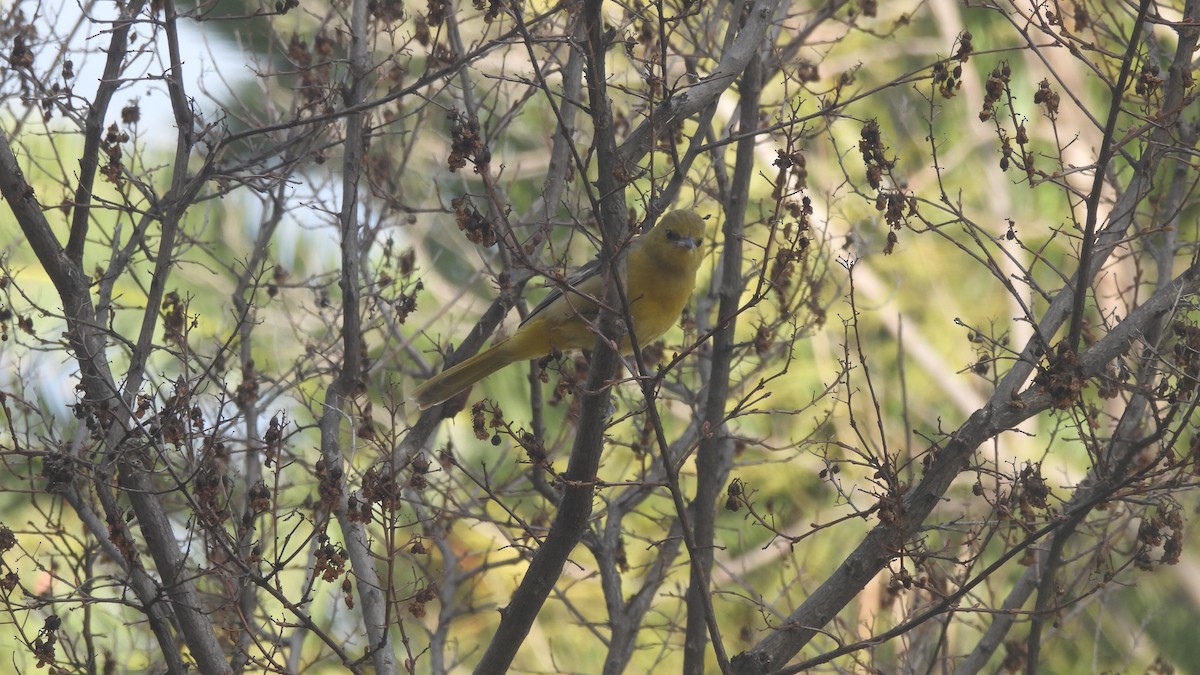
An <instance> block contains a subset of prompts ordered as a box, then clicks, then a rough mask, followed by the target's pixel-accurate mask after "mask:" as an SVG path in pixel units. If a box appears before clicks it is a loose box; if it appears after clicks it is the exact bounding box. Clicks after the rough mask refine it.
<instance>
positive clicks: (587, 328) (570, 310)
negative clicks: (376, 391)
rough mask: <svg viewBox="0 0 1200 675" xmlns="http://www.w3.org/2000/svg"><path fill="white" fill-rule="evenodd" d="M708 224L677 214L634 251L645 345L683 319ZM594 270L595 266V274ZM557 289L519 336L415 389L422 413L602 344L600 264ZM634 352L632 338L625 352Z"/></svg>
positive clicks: (633, 281)
mask: <svg viewBox="0 0 1200 675" xmlns="http://www.w3.org/2000/svg"><path fill="white" fill-rule="evenodd" d="M703 238H704V221H703V220H701V218H700V216H698V215H696V214H695V213H693V212H692V211H672V212H671V213H668V214H666V215H665V216H663V217H662V220H660V221H659V223H658V225H656V226H654V227H653V228H651V229H650V231H648V232H646V233H644V234H642V235H641V236H640V237H638V238H637V239H635V240H634V242H633V244H631V245H630V247H629V257H628V259H627V265H626V274H627V278H626V280H625V293H626V295H627V296H628V298H629V311H630V314H631V315H632V317H633V329H634V331H635V332H636V334H637V339H638V342H639V343H640V344H643V345H644V344H649V343H650V342H652V341H653V340H657V339H658V338H659V337H660V336H661V335H662V334H663V333H665V332H667V330H668V329H670V328H671V326H672V325H674V324H675V322H676V321H678V320H679V315H680V313H682V312H683V306H684V305H685V304H687V301H688V298H690V297H691V296H692V290H693V289H694V288H695V287H696V271H697V270H698V269H700V260H701V258H702V257H703V251H702V250H701V248H700V243H701V241H702V240H703ZM589 268H590V269H589ZM580 271H581V272H583V274H580V275H579V278H578V279H576V280H573V281H571V282H570V283H569V285H568V292H567V293H565V294H564V293H562V292H561V291H555V292H553V293H551V294H550V296H549V297H547V298H546V299H545V300H543V301H542V302H541V304H539V305H538V306H537V307H535V308H534V310H533V312H532V313H531V314H530V315H529V316H528V317H526V319H525V321H523V322H522V323H521V327H520V328H518V329H517V332H515V333H513V334H512V335H510V336H509V337H507V338H505V339H504V340H501V341H500V342H497V343H496V344H495V345H493V346H492V347H491V348H490V349H486V350H484V351H482V352H480V353H478V354H476V355H475V356H472V357H471V358H469V359H467V360H465V361H463V362H462V363H460V364H458V365H456V366H453V367H451V368H449V369H448V370H446V371H444V372H442V373H441V374H439V375H435V376H434V377H432V378H430V379H429V380H428V381H426V382H425V383H424V384H422V385H421V386H419V387H417V388H416V389H415V390H413V393H412V398H413V400H414V401H416V403H417V405H418V406H420V407H421V410H424V409H426V408H429V407H430V406H435V405H437V404H439V403H441V402H443V401H445V400H446V399H449V398H450V397H452V396H454V395H455V394H457V393H459V392H461V391H463V390H464V389H466V388H468V387H470V386H471V385H473V384H475V383H476V382H478V381H480V380H482V379H483V378H485V377H487V376H488V375H491V374H492V373H494V372H496V371H497V370H500V369H501V368H503V367H505V366H507V365H509V364H512V363H517V362H519V361H528V360H530V359H537V358H541V357H543V356H545V355H547V354H549V353H551V352H553V351H555V350H558V351H566V350H568V349H588V348H590V347H591V346H592V345H594V344H595V343H596V333H595V331H594V330H593V329H592V328H591V325H592V324H594V323H595V320H596V317H597V315H598V314H599V310H598V308H597V305H596V302H595V300H593V298H598V297H600V296H601V295H602V293H601V291H602V286H601V284H603V276H602V275H601V274H600V270H599V265H589V266H587V267H585V268H583V269H581V270H580ZM630 350H631V347H630V344H629V337H628V336H625V337H624V338H623V340H622V343H621V351H622V352H623V353H629V351H630Z"/></svg>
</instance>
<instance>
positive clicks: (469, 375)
mask: <svg viewBox="0 0 1200 675" xmlns="http://www.w3.org/2000/svg"><path fill="white" fill-rule="evenodd" d="M508 343H509V340H504V341H502V342H500V343H498V344H496V345H494V346H492V347H491V348H490V349H487V350H484V351H482V352H479V353H478V354H476V355H475V356H472V357H471V358H469V359H467V360H466V361H463V362H462V363H459V364H457V365H455V366H452V367H451V368H448V369H446V370H444V371H442V372H441V373H439V374H437V375H434V376H433V377H431V378H429V379H428V380H426V381H425V382H424V383H423V384H421V386H419V387H417V388H416V389H414V390H413V392H412V399H413V400H414V401H416V402H417V405H418V406H420V408H421V410H424V409H426V408H430V407H432V406H435V405H437V404H439V403H441V402H442V401H445V400H446V399H448V398H450V397H452V396H454V395H455V394H457V393H459V392H460V391H462V390H464V389H466V388H467V387H470V386H471V385H473V384H475V383H476V382H478V381H480V380H482V379H483V378H485V377H487V376H488V375H491V374H492V373H494V372H496V371H497V370H500V369H501V368H503V367H504V366H507V365H508V364H510V363H514V362H516V361H518V360H520V355H519V354H518V355H514V354H513V353H512V351H513V350H512V349H511V348H510V345H509V344H508Z"/></svg>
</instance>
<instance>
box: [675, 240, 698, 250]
mask: <svg viewBox="0 0 1200 675" xmlns="http://www.w3.org/2000/svg"><path fill="white" fill-rule="evenodd" d="M675 245H676V246H678V247H679V248H686V249H688V250H692V249H697V248H700V240H699V239H697V238H695V237H680V238H678V239H676V240H675Z"/></svg>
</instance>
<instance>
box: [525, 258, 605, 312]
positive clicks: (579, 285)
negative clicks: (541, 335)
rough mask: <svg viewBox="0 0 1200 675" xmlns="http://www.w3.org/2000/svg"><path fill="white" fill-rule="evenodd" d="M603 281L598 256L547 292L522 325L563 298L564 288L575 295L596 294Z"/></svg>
mask: <svg viewBox="0 0 1200 675" xmlns="http://www.w3.org/2000/svg"><path fill="white" fill-rule="evenodd" d="M601 282H602V279H601V277H600V259H599V258H596V259H594V260H592V261H591V262H589V263H588V264H586V265H584V266H583V267H580V268H579V269H577V270H575V271H574V272H572V273H571V274H570V276H568V277H567V278H566V280H564V281H563V282H562V283H561V284H558V285H556V286H555V287H554V288H553V289H552V290H551V291H550V292H549V293H548V294H546V297H544V298H542V301H541V302H539V303H538V304H537V305H535V306H534V308H533V311H531V312H529V316H526V317H525V320H524V321H522V322H521V325H522V326H524V325H525V324H526V323H527V322H528V321H529V320H530V319H532V318H533V317H535V316H537V315H538V313H540V312H541V311H542V310H544V309H546V308H547V307H549V306H550V305H552V304H554V303H555V302H556V301H557V300H559V299H561V298H562V297H563V289H570V291H571V293H572V294H573V295H583V296H594V295H596V293H597V292H598V291H599V290H600V284H601ZM581 299H582V298H581Z"/></svg>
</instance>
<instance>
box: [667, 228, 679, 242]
mask: <svg viewBox="0 0 1200 675" xmlns="http://www.w3.org/2000/svg"><path fill="white" fill-rule="evenodd" d="M678 238H679V233H678V232H676V231H675V230H667V241H675V240H676V239H678Z"/></svg>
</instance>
